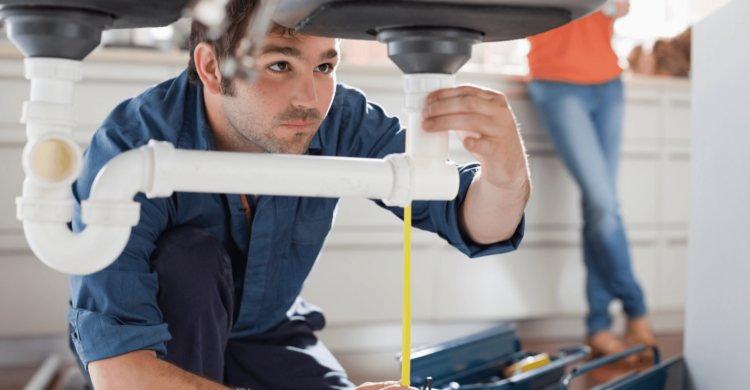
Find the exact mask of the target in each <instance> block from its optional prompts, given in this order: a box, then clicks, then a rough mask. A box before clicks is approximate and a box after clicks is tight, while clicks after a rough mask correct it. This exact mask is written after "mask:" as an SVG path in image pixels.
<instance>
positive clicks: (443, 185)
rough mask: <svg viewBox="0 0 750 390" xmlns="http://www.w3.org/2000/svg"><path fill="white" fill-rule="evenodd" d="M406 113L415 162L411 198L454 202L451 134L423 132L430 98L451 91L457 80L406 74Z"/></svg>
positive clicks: (446, 76) (455, 178)
mask: <svg viewBox="0 0 750 390" xmlns="http://www.w3.org/2000/svg"><path fill="white" fill-rule="evenodd" d="M403 79H404V93H405V97H406V101H405V107H404V113H405V114H406V115H407V128H406V129H407V131H406V154H407V155H409V156H410V157H411V158H412V159H413V161H414V169H415V172H414V173H415V174H414V180H413V189H412V192H411V198H412V199H416V200H451V199H454V198H455V197H456V195H457V194H458V186H459V177H458V170H457V168H456V166H455V165H454V164H453V163H451V162H448V161H447V160H448V143H449V134H448V132H447V131H444V132H436V133H435V132H433V133H429V132H426V131H425V130H424V129H423V128H422V122H423V121H424V117H423V115H422V110H423V109H424V108H425V104H426V102H425V100H426V99H427V96H428V95H429V94H430V93H432V92H434V91H437V90H439V89H445V88H452V87H453V86H454V85H455V80H456V76H455V75H450V74H432V73H416V74H406V75H404V76H403Z"/></svg>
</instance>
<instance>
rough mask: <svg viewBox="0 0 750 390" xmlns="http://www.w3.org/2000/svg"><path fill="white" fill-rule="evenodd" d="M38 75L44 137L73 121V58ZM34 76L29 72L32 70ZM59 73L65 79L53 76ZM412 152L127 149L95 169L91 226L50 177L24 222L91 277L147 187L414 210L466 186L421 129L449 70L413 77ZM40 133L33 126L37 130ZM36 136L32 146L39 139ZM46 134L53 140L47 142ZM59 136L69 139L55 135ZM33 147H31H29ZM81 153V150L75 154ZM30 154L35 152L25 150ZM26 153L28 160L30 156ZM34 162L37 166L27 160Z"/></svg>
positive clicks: (38, 181) (113, 250)
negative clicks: (74, 226)
mask: <svg viewBox="0 0 750 390" xmlns="http://www.w3.org/2000/svg"><path fill="white" fill-rule="evenodd" d="M29 64H30V65H29V66H27V73H28V75H36V76H39V77H35V78H32V102H30V103H29V107H28V109H29V115H28V123H27V129H29V134H30V135H32V133H36V134H33V135H35V136H38V137H40V138H36V141H42V140H44V139H47V138H49V137H50V136H48V135H45V132H46V131H55V130H54V128H55V127H62V128H66V127H69V128H70V131H72V125H70V126H68V125H69V123H70V116H71V115H70V112H71V111H70V110H69V107H70V102H71V101H72V85H73V81H75V79H76V77H78V76H76V75H77V73H76V71H77V70H80V69H79V68H77V67H76V66H74V65H75V64H70V63H66V62H57V61H49V62H46V61H36V62H34V61H31V62H29ZM28 75H27V76H28ZM56 75H60V76H61V77H59V80H57V79H55V76H56ZM404 80H405V84H404V88H405V91H406V95H407V105H406V111H407V115H408V126H409V131H408V132H407V134H408V136H407V137H408V140H407V144H408V152H407V153H406V154H405V155H392V156H389V157H388V158H386V159H364V158H341V157H325V156H320V157H319V156H296V155H277V154H255V153H233V152H216V151H211V152H207V151H195V150H174V147H173V146H172V145H171V144H169V143H165V142H155V141H152V142H151V143H149V145H148V146H144V147H141V148H139V149H135V150H130V151H127V152H124V153H122V154H120V155H118V156H116V157H115V158H114V159H112V160H111V161H110V162H109V163H107V164H106V165H105V166H104V167H103V168H102V170H101V171H100V172H99V174H98V175H97V177H96V179H95V180H94V183H93V185H92V188H91V192H90V196H89V199H87V200H85V201H82V202H81V218H82V221H83V223H84V224H86V225H87V227H86V229H84V231H83V232H81V233H77V234H74V233H72V232H71V231H70V230H69V229H68V227H67V225H66V222H67V221H69V220H70V219H69V218H70V215H71V209H70V204H71V202H70V199H69V192H68V189H69V187H68V186H69V184H70V183H57V184H56V183H54V182H53V183H45V182H43V178H41V177H36V176H33V175H32V176H30V177H29V178H27V180H26V181H25V183H24V192H23V197H22V198H20V199H19V200H18V201H17V203H18V205H19V206H18V215H19V219H21V220H22V221H23V226H24V232H25V234H26V238H27V240H28V242H29V246H30V247H31V249H32V251H33V252H34V254H36V255H37V257H39V259H41V260H42V262H44V263H45V264H47V265H48V266H50V267H51V268H53V269H56V270H58V271H61V272H64V273H69V274H79V275H80V274H90V273H94V272H97V271H99V270H102V269H104V268H106V267H107V266H109V265H110V264H111V263H112V262H113V261H115V259H117V257H119V256H120V254H121V253H122V251H123V249H124V248H125V245H126V244H127V242H128V240H129V237H130V231H131V227H132V226H135V225H136V224H137V223H138V220H139V217H140V204H139V203H137V202H134V201H133V197H134V196H135V195H136V194H137V193H139V192H143V193H146V194H147V195H148V196H149V197H158V196H169V195H170V194H171V193H172V191H183V192H208V193H234V194H255V195H281V196H308V197H334V198H338V197H344V196H360V197H366V198H371V199H382V200H384V201H386V202H387V203H388V204H390V205H398V206H406V205H408V204H409V203H410V202H411V200H412V199H416V200H450V199H454V198H455V196H456V194H457V192H458V184H459V178H458V171H457V169H456V167H455V165H453V164H452V163H450V162H448V161H447V158H448V134H447V132H443V133H427V132H425V131H424V130H423V129H422V113H421V111H422V109H423V108H424V100H425V97H426V96H427V95H428V94H429V93H430V92H432V91H434V90H437V89H441V88H448V87H451V86H453V80H454V79H453V76H451V75H433V74H422V75H407V76H405V77H404ZM31 130H34V131H31ZM33 135H32V136H30V140H29V142H35V138H34V137H33ZM42 137H47V138H42ZM54 137H56V138H59V139H62V140H65V139H67V138H65V137H66V136H65V135H64V134H60V132H56V133H55V134H54ZM29 150H31V149H29ZM76 153H77V151H76ZM27 154H31V153H27ZM25 158H26V157H25ZM26 165H28V166H31V165H29V164H26Z"/></svg>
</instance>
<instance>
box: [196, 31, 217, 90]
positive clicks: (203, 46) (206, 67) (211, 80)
mask: <svg viewBox="0 0 750 390" xmlns="http://www.w3.org/2000/svg"><path fill="white" fill-rule="evenodd" d="M193 60H194V61H195V69H196V70H197V71H198V76H200V78H201V81H202V82H203V87H204V88H205V90H206V91H207V92H208V93H211V94H217V93H220V92H221V69H219V62H218V61H217V60H216V55H215V54H214V49H213V47H212V46H211V45H210V44H208V43H206V42H201V43H199V44H198V46H196V47H195V52H193Z"/></svg>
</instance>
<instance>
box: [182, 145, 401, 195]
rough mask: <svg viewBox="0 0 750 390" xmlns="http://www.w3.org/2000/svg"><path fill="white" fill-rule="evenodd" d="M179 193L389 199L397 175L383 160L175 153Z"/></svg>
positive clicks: (254, 154)
mask: <svg viewBox="0 0 750 390" xmlns="http://www.w3.org/2000/svg"><path fill="white" fill-rule="evenodd" d="M173 180H174V181H173V186H174V187H173V188H174V190H175V191H186V192H215V193H229V194H257V195H260V194H263V195H284V196H311V197H328V198H338V197H342V196H360V197H365V198H371V199H385V198H389V197H390V196H391V193H392V192H393V181H394V172H393V168H392V166H391V164H390V163H388V162H387V161H385V160H382V159H365V158H342V157H318V156H315V157H312V156H294V155H279V154H260V153H232V152H203V151H190V150H177V151H175V174H174V179H173Z"/></svg>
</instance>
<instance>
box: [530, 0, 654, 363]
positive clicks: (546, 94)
mask: <svg viewBox="0 0 750 390" xmlns="http://www.w3.org/2000/svg"><path fill="white" fill-rule="evenodd" d="M628 10H629V4H628V3H627V1H617V2H615V3H609V4H607V5H606V6H605V7H604V8H603V9H602V10H601V11H599V12H596V13H594V14H591V15H589V16H587V17H584V18H582V19H579V20H577V21H575V22H572V23H569V24H567V25H565V26H562V27H560V28H557V29H555V30H552V31H548V32H546V33H543V34H539V35H536V36H533V37H530V38H529V41H531V51H530V52H529V55H528V57H529V68H530V73H531V78H532V79H533V81H532V82H531V85H530V87H529V93H530V94H531V98H532V100H533V102H534V106H535V108H536V111H537V114H538V115H539V117H540V119H541V121H542V123H543V124H544V126H545V127H546V129H547V132H548V134H549V137H550V140H551V141H552V143H553V144H554V145H555V148H556V149H557V153H558V155H559V156H560V158H561V159H562V161H563V162H564V163H565V165H566V166H567V168H568V170H569V171H570V173H571V174H572V175H573V177H574V178H575V180H576V182H577V183H578V185H579V186H580V189H581V193H582V197H583V199H582V203H583V219H584V228H583V253H584V262H585V265H586V270H587V275H586V296H587V299H588V303H589V314H588V316H587V318H586V325H587V330H588V337H587V338H586V343H587V344H588V345H589V346H590V347H591V348H592V350H593V352H594V353H595V354H599V355H608V354H613V353H617V352H620V351H622V350H624V349H625V348H626V347H627V346H629V345H632V344H648V345H653V344H655V340H654V337H653V335H652V333H651V329H650V327H649V323H648V320H647V319H646V317H645V315H646V305H645V302H644V298H643V293H642V291H641V288H640V287H639V285H638V282H637V281H636V280H635V277H634V276H633V271H632V269H631V265H630V263H631V262H630V253H629V250H628V242H627V238H626V235H625V227H624V225H623V222H622V218H621V216H620V210H619V204H618V201H617V191H616V177H617V166H618V161H619V158H620V139H621V133H622V117H623V86H622V81H621V80H620V74H621V73H622V69H621V68H620V67H619V66H618V64H617V55H615V53H614V51H613V50H612V45H611V39H612V32H613V25H614V20H615V19H617V18H619V17H622V16H625V15H626V14H627V13H628ZM615 298H616V299H620V300H621V301H622V304H623V307H624V310H625V313H626V314H627V316H628V326H627V334H626V337H625V341H624V342H623V341H620V340H618V339H617V338H616V337H615V336H614V335H613V334H612V332H611V331H610V327H611V322H612V320H611V318H610V316H609V311H608V308H609V304H610V302H611V301H612V300H613V299H615ZM634 360H635V359H631V360H630V363H634Z"/></svg>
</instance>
